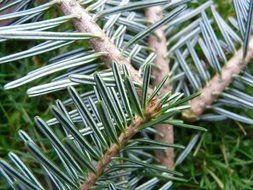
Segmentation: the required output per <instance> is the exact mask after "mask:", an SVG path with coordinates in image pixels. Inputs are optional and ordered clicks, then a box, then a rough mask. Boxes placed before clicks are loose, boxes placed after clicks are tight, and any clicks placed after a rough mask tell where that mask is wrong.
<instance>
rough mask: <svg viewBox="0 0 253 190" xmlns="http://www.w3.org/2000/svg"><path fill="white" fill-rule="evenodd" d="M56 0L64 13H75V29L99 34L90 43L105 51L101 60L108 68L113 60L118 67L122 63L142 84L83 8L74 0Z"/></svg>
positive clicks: (138, 81) (134, 71)
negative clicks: (97, 37)
mask: <svg viewBox="0 0 253 190" xmlns="http://www.w3.org/2000/svg"><path fill="white" fill-rule="evenodd" d="M57 2H58V4H59V6H60V8H61V9H62V11H63V13H64V14H65V15H77V19H76V20H74V21H73V24H74V26H75V28H76V29H77V30H79V31H80V32H89V33H92V34H95V35H98V36H100V38H99V39H92V40H90V45H91V47H92V48H93V49H94V50H95V51H96V52H106V53H107V55H105V56H104V57H103V61H104V62H105V64H106V65H107V66H108V67H109V68H111V64H112V63H113V62H116V63H117V64H118V66H119V68H120V69H122V66H123V65H126V67H127V68H128V70H129V72H130V73H131V76H132V78H133V80H134V81H135V82H136V83H139V84H142V82H141V79H140V77H139V76H138V72H137V71H136V70H135V69H134V68H133V67H132V66H131V64H130V63H129V61H128V60H127V59H126V58H125V57H124V56H123V55H122V54H121V52H120V50H119V49H118V48H117V47H116V46H115V45H114V43H113V42H112V41H111V40H110V38H108V36H107V35H106V34H105V33H104V32H103V30H102V29H101V28H100V27H99V26H98V25H97V24H96V22H95V21H94V20H93V18H92V17H91V16H90V15H89V13H88V12H87V10H85V9H84V8H83V7H82V6H81V5H80V4H79V3H78V2H77V1H76V0H57Z"/></svg>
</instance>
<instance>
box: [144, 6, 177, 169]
mask: <svg viewBox="0 0 253 190" xmlns="http://www.w3.org/2000/svg"><path fill="white" fill-rule="evenodd" d="M146 15H147V18H148V20H149V21H150V22H151V23H156V22H158V21H159V20H161V19H162V18H163V10H162V7H160V6H157V7H151V8H148V9H147V10H146ZM148 42H149V46H150V47H151V48H152V49H154V50H155V51H156V58H155V60H154V64H155V65H156V66H157V67H158V68H154V69H153V71H152V74H153V75H154V85H155V86H157V85H158V84H159V83H160V82H161V81H162V79H163V77H164V76H166V75H168V73H169V71H170V68H169V60H168V59H167V56H166V55H167V45H166V35H165V32H164V27H160V28H158V29H157V30H156V31H155V35H151V36H150V37H149V40H148ZM161 91H162V93H164V94H165V93H167V92H169V91H171V86H170V84H169V81H167V83H166V84H165V85H164V86H163V88H162V89H161ZM155 128H156V130H157V131H159V132H161V133H162V134H164V136H159V135H156V137H155V138H156V140H157V141H161V142H166V143H174V132H173V126H172V125H168V124H159V125H157V126H156V127H155ZM156 154H157V157H158V159H159V160H160V163H161V164H162V165H164V166H166V167H168V168H173V167H174V151H173V148H167V150H166V154H167V155H165V154H164V152H162V151H157V152H156Z"/></svg>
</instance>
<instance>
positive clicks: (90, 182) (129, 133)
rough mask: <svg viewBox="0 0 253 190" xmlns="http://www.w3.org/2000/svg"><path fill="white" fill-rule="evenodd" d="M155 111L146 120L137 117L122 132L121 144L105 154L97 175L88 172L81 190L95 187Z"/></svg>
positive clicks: (152, 110) (99, 164)
mask: <svg viewBox="0 0 253 190" xmlns="http://www.w3.org/2000/svg"><path fill="white" fill-rule="evenodd" d="M154 110H155V109H151V110H150V111H148V113H147V114H146V115H145V117H144V118H141V117H136V119H135V120H134V122H133V124H132V125H130V126H129V127H127V129H126V130H125V131H124V132H122V133H121V134H120V136H119V144H116V143H113V144H111V146H110V148H109V149H108V151H107V152H106V153H105V154H104V156H103V157H102V159H101V160H100V161H99V162H98V163H97V165H96V171H97V172H96V173H93V172H92V171H90V172H88V175H87V178H86V180H85V182H84V183H83V184H82V185H81V188H80V189H81V190H89V189H91V187H92V186H94V185H95V183H96V182H97V180H98V179H99V177H100V176H101V175H102V174H103V172H104V170H105V168H106V167H107V166H108V165H109V164H110V162H111V161H112V158H113V157H116V156H117V155H118V154H119V151H120V150H122V149H123V148H124V147H125V146H126V144H127V142H128V141H129V140H130V139H131V138H132V137H133V136H134V135H135V134H136V133H137V132H138V131H139V127H140V126H142V125H143V124H145V123H147V122H149V121H150V120H151V119H152V117H153V114H152V113H153V112H154Z"/></svg>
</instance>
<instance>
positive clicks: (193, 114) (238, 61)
mask: <svg viewBox="0 0 253 190" xmlns="http://www.w3.org/2000/svg"><path fill="white" fill-rule="evenodd" d="M252 57H253V37H251V39H250V42H249V50H248V53H247V55H246V57H245V59H244V60H243V49H242V48H241V49H240V50H238V51H237V52H236V54H235V55H234V56H233V57H232V58H231V59H230V60H229V61H228V62H227V63H226V65H225V66H224V67H223V68H222V71H221V74H220V76H219V75H218V74H216V75H215V76H214V77H213V78H212V79H211V80H210V81H209V82H208V84H207V85H206V86H205V87H204V88H203V89H202V90H201V94H200V96H199V97H197V98H194V99H193V100H191V101H190V105H191V109H190V110H188V111H185V112H183V117H184V118H185V119H187V120H190V121H195V120H197V119H198V118H199V116H200V115H201V114H202V113H203V112H204V111H205V109H206V107H207V106H209V105H211V104H212V103H213V102H214V101H215V100H216V99H217V98H218V95H219V94H220V93H221V92H223V91H224V90H225V88H226V87H228V86H229V85H230V84H231V83H232V82H233V77H234V75H237V74H239V73H240V72H241V71H242V70H243V69H244V68H245V67H246V66H247V64H248V62H249V61H250V60H251V58H252Z"/></svg>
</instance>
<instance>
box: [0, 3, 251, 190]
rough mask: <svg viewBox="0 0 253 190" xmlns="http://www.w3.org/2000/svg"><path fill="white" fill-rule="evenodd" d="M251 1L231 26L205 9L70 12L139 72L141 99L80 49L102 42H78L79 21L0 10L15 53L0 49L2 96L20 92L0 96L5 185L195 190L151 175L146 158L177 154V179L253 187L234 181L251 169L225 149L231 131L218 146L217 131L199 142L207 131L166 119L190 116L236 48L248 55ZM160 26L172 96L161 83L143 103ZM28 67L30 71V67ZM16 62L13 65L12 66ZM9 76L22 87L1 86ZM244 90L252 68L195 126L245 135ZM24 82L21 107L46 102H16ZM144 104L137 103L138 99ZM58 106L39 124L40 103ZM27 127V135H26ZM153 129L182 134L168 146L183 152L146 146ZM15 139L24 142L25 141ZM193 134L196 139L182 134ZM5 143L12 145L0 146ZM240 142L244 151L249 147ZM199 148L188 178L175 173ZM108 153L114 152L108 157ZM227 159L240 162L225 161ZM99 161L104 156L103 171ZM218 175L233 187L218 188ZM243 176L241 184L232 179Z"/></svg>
mask: <svg viewBox="0 0 253 190" xmlns="http://www.w3.org/2000/svg"><path fill="white" fill-rule="evenodd" d="M252 2H253V1H248V0H239V1H233V3H234V10H233V16H235V18H232V17H230V18H229V20H228V21H227V20H226V19H224V18H222V16H221V15H220V14H219V12H218V11H216V8H215V6H214V4H213V2H212V1H205V2H202V1H200V2H195V1H189V0H179V1H171V2H169V1H157V0H152V1H147V0H143V1H141V2H140V1H128V0H123V1H103V0H98V1H95V0H91V1H78V3H80V4H81V5H82V6H83V7H85V8H86V11H88V13H89V14H90V15H92V16H93V18H94V21H96V22H97V24H98V25H99V27H100V28H101V29H103V31H104V32H105V33H106V35H107V36H108V37H109V38H110V39H111V41H112V42H113V43H114V44H115V45H116V46H117V48H118V49H119V50H120V51H121V52H122V54H123V55H124V56H125V57H126V58H127V60H128V61H129V64H131V65H132V66H133V67H135V68H136V69H138V71H139V77H141V76H142V77H143V86H142V88H141V89H140V88H139V86H138V85H139V84H138V85H137V84H136V83H135V82H134V81H133V79H132V77H131V73H129V72H128V70H127V69H126V67H124V66H123V69H122V70H123V72H122V71H121V70H120V69H119V68H118V67H117V64H118V63H117V62H115V63H112V69H104V59H103V57H105V56H107V54H108V52H95V51H94V50H93V49H92V48H91V47H90V46H89V45H87V44H88V41H95V40H97V39H99V38H101V36H99V35H94V34H92V33H89V32H83V33H80V32H78V31H76V29H75V28H74V27H73V26H72V24H71V22H72V21H74V20H76V19H80V18H79V16H80V15H63V14H62V12H61V10H60V9H59V8H57V1H49V2H46V3H43V2H41V1H39V0H37V1H33V0H28V1H20V0H14V1H9V0H2V1H0V5H1V7H0V12H1V11H6V10H7V13H6V12H5V14H2V15H0V24H1V23H7V24H4V25H3V26H1V27H0V42H1V44H5V45H6V44H7V45H9V44H10V45H11V46H14V45H15V48H10V50H11V51H10V50H6V49H5V45H3V46H1V48H2V51H1V52H5V53H4V54H3V55H2V56H1V58H0V64H6V63H8V62H9V63H10V64H8V65H7V64H6V65H1V68H3V69H2V70H3V72H2V74H1V84H3V85H4V87H1V91H3V88H4V89H13V88H16V87H19V90H18V91H17V93H13V91H10V92H3V93H1V96H3V97H1V98H2V99H5V100H4V101H1V103H0V106H1V107H0V109H1V112H3V114H1V115H4V118H5V119H4V120H2V121H1V122H3V123H2V124H1V126H2V127H1V129H2V130H3V131H6V133H4V134H3V138H1V139H2V144H3V148H2V150H1V154H2V156H3V157H4V156H5V155H6V153H7V152H9V151H11V152H10V153H9V154H8V156H9V160H11V162H12V165H9V164H8V162H9V161H8V162H6V161H4V160H1V161H0V165H1V173H2V175H3V176H4V177H5V179H6V181H7V182H8V184H9V185H10V186H11V187H12V188H14V189H24V188H25V189H43V188H45V189H55V188H56V189H79V188H80V186H81V185H82V184H85V182H87V181H88V180H89V179H90V178H92V177H93V178H95V182H96V183H93V184H92V185H94V186H96V188H97V189H126V188H128V189H129V188H130V189H133V188H134V189H152V188H153V189H157V188H160V189H168V188H170V187H171V185H172V181H177V183H176V186H175V188H176V187H177V186H178V185H179V184H180V185H182V186H185V187H187V188H191V187H193V188H197V187H196V185H195V184H194V185H192V184H191V182H188V180H185V178H183V177H182V173H180V172H177V171H174V170H168V169H167V168H164V167H162V166H159V165H157V164H156V161H157V160H156V158H155V157H154V151H157V150H159V151H165V150H166V147H174V148H175V152H176V155H177V159H176V162H175V165H176V166H177V168H176V169H178V168H180V170H183V171H185V172H186V173H188V172H189V170H191V172H192V173H193V176H192V177H193V179H194V180H193V181H194V182H196V184H197V183H199V184H198V186H199V187H200V188H206V189H214V188H217V187H219V188H225V189H233V188H234V189H238V188H241V187H243V188H250V187H252V184H251V182H250V181H249V178H248V176H245V175H243V174H242V173H244V172H245V171H248V169H247V166H246V167H245V165H248V164H249V165H250V164H251V162H250V161H249V163H248V162H247V161H245V159H246V160H247V159H252V156H251V154H252V153H251V152H250V151H249V152H247V151H248V150H247V149H245V150H242V149H241V148H239V144H240V141H241V140H240V139H243V137H240V138H238V139H239V140H237V142H238V143H237V144H236V146H235V147H236V148H233V146H232V147H231V144H233V143H231V144H229V142H230V141H231V142H234V141H233V140H231V139H233V138H232V137H231V136H230V135H229V133H230V132H231V131H232V130H233V129H231V131H228V132H227V133H225V132H224V131H222V130H221V131H219V134H218V135H217V136H214V137H213V135H215V132H216V131H213V133H212V134H206V135H204V136H202V137H201V133H197V134H195V131H196V130H198V131H204V132H205V131H206V129H205V128H203V127H199V126H195V125H189V124H186V123H184V122H183V121H182V120H179V119H177V118H173V119H172V118H171V117H172V116H173V117H177V115H178V113H180V112H181V111H182V110H185V109H189V106H188V105H185V104H186V103H187V102H188V101H189V100H191V99H192V98H194V97H195V96H196V95H198V93H196V92H198V91H199V90H200V89H201V88H203V87H205V85H206V84H207V83H208V81H209V80H210V79H211V78H212V76H214V75H215V74H216V73H221V68H222V67H223V66H224V65H225V64H226V62H227V60H228V59H229V58H230V57H231V56H233V55H234V53H235V51H236V49H237V47H239V46H240V45H241V44H242V43H243V46H244V55H246V53H247V51H248V43H249V39H250V33H251V25H252V21H251V19H252V16H251V15H252V14H251V13H252ZM2 5H3V6H2ZM158 5H160V6H161V5H162V6H163V9H164V10H163V11H164V19H162V20H160V21H159V22H157V23H154V24H152V25H150V24H149V21H148V20H147V19H146V17H145V15H144V10H145V9H146V8H148V7H152V6H158ZM12 7H14V8H13V9H10V8H12ZM218 8H219V7H218ZM8 10H10V11H9V13H8ZM158 27H164V29H165V30H166V37H167V45H168V47H169V52H167V56H168V57H169V58H170V59H172V60H171V63H170V64H171V66H172V69H171V73H168V75H169V76H170V77H172V78H170V83H171V85H172V86H173V94H171V92H167V93H165V94H161V93H160V90H161V89H162V87H163V85H164V84H165V82H166V81H167V79H168V77H167V76H165V78H164V80H163V81H161V83H160V84H159V85H158V86H157V87H156V88H155V89H154V90H152V92H151V93H150V89H151V88H150V87H151V85H150V84H152V77H153V76H152V74H151V70H152V69H157V68H155V66H154V65H153V60H154V58H155V54H154V53H153V52H151V53H150V51H155V50H150V48H149V45H148V43H147V37H148V36H149V35H151V34H152V33H153V32H154V31H155V30H156V29H157V28H158ZM14 40H25V43H24V42H22V45H20V44H19V43H16V42H14ZM23 44H25V45H23ZM8 48H9V47H8ZM101 58H102V59H101ZM31 62H32V63H35V64H37V66H28V64H30V63H31ZM13 63H15V64H17V65H16V66H13V65H12V64H13ZM30 65H31V64H30ZM34 69H35V70H34ZM13 71H14V72H17V73H15V74H13V76H11V75H10V74H9V73H13ZM5 73H7V74H5ZM24 75H25V76H24ZM9 77H10V78H11V79H10V78H9ZM17 77H21V78H18V79H16V80H14V81H12V82H9V83H7V84H6V80H8V81H10V80H13V78H17ZM252 80H253V77H252V75H251V74H250V70H249V69H247V70H245V71H242V73H241V74H240V75H238V76H235V80H234V82H233V83H232V84H231V85H230V87H229V88H228V89H226V90H225V91H224V92H223V93H222V94H220V97H219V99H217V101H216V102H215V104H213V105H212V106H210V107H208V110H207V111H206V112H205V114H204V115H202V116H201V117H200V120H201V121H212V122H217V121H222V120H227V119H228V118H230V119H232V120H234V121H235V122H236V124H237V125H238V126H239V127H240V128H241V129H242V128H243V127H242V126H243V124H241V123H246V124H251V125H252V123H253V120H252V119H251V117H252V116H251V115H250V114H248V112H243V111H241V110H242V108H247V109H249V110H251V109H252V108H253V106H252V104H253V99H252V97H251V95H250V92H249V91H250V90H248V89H250V87H252ZM28 83H33V84H35V85H37V86H33V87H30V86H29V87H28V88H29V89H28V90H27V94H28V95H29V96H40V95H45V94H50V95H46V96H42V97H36V99H28V98H27V97H26V96H24V94H25V88H27V87H20V86H21V85H25V84H28ZM73 86H75V88H74V87H73ZM66 91H68V93H66ZM181 92H183V93H184V95H185V98H183V94H182V93H181ZM140 93H141V98H139V96H138V95H140ZM56 97H58V98H60V99H61V100H62V101H61V100H57V101H56V102H55V104H56V105H55V106H52V108H51V111H52V113H53V115H54V118H51V119H50V120H48V121H46V119H48V114H47V112H48V110H47V107H48V104H50V103H49V102H52V101H51V99H56ZM139 99H141V100H139ZM9 105H13V106H14V108H15V109H11V108H10V106H9ZM45 110H46V111H45ZM70 110H71V111H70ZM238 110H240V112H239V114H238ZM41 113H45V114H44V115H42V117H43V119H41V118H40V117H35V123H36V127H35V128H33V127H31V126H32V123H33V122H32V119H31V118H32V117H33V116H34V115H35V114H39V115H41ZM250 113H251V112H250ZM24 122H25V123H27V125H28V126H23V123H24ZM6 123H8V124H6ZM160 123H165V124H173V125H174V126H175V129H176V134H178V133H186V134H183V135H180V136H177V135H175V138H176V139H177V140H178V142H182V139H181V137H186V136H187V138H186V139H183V140H186V141H185V142H184V144H188V145H187V146H186V147H184V146H182V145H178V144H166V143H161V142H157V141H154V140H152V139H153V137H154V136H155V135H161V134H159V132H158V131H156V130H155V129H154V128H152V127H153V126H154V125H156V124H160ZM14 125H15V128H12V126H14ZM221 125H223V123H222V124H221ZM9 126H10V127H9ZM203 126H204V127H206V124H203ZM132 128H133V129H134V130H133V131H132V130H130V129H132ZM184 128H185V129H184ZM18 129H19V130H18ZM20 129H24V130H26V131H29V135H28V134H27V133H26V132H24V131H23V130H20ZM189 129H191V131H192V132H193V133H194V134H191V135H189V133H190V132H189V131H190V130H189ZM217 129H218V127H217ZM243 129H244V128H243ZM17 131H19V136H20V137H21V139H22V140H23V142H24V145H25V146H26V148H27V149H28V153H26V152H25V151H24V150H23V148H20V149H19V150H20V152H19V151H14V150H16V146H20V144H21V143H20V142H19V141H18V140H16V136H17V135H16V134H17ZM129 131H130V132H129ZM233 132H234V131H232V133H233ZM13 133H14V134H15V135H14V138H15V139H14V140H12V139H11V140H10V139H9V138H8V137H6V136H7V135H12V134H13ZM38 133H39V135H38ZM189 136H190V137H191V138H188V137H189ZM223 136H225V137H224V138H222V140H221V138H220V137H223ZM227 137H229V140H227ZM12 138H13V135H12ZM199 138H201V140H200V142H199V143H198V139H199ZM210 138H214V139H215V140H212V139H210ZM243 140H245V142H248V145H247V146H249V147H250V145H251V143H250V142H249V141H248V140H247V139H243ZM188 141H189V142H190V143H188ZM216 141H217V142H216ZM10 142H11V143H10ZM220 142H222V147H221V153H222V155H223V157H224V162H225V164H224V163H223V160H222V159H221V158H220V157H217V158H215V157H214V156H213V155H214V154H216V152H215V151H216V149H217V147H218V146H219V145H220V144H221V143H220ZM196 143H198V145H197V147H196V150H195V154H194V155H195V156H196V155H198V156H200V159H199V160H197V162H196V163H195V162H194V163H193V162H191V161H189V160H188V163H187V164H188V165H187V166H186V167H183V166H181V163H182V162H183V160H185V158H186V157H187V156H188V155H189V153H190V151H191V150H192V149H193V148H194V145H195V144H196ZM202 144H203V148H202V147H201V145H202ZM112 147H116V150H115V151H112V149H113V148H112ZM225 147H228V148H227V149H228V151H226V150H225V149H226V148H225ZM182 149H184V150H183V151H182ZM230 150H231V151H230ZM14 152H15V153H14ZM112 152H113V153H112ZM115 152H116V153H115ZM227 152H231V155H233V156H238V157H239V158H238V159H229V158H228V155H227ZM105 155H110V156H109V157H110V159H109V162H108V163H107V162H106V159H105V158H106V156H105ZM233 156H232V157H233ZM241 157H243V158H241ZM20 158H22V160H23V161H24V162H23V161H21V159H20ZM237 165H239V166H240V167H242V169H241V170H238V173H236V174H234V175H233V174H231V173H230V172H231V170H233V171H234V170H237V168H236V167H237ZM97 166H101V167H102V169H101V167H97ZM29 168H30V169H29ZM33 168H36V170H33ZM98 168H100V169H98ZM195 168H196V169H195ZM227 168H230V169H231V168H233V169H231V170H230V169H229V170H227ZM226 172H227V173H228V175H230V178H229V179H226V178H225V177H224V173H226ZM172 174H173V175H172ZM202 174H203V175H202ZM241 175H243V177H242V178H241V179H240V178H239V177H238V176H241ZM35 176H36V177H35ZM37 177H38V179H37ZM42 179H44V180H42ZM6 181H5V182H4V183H5V184H6ZM5 186H6V185H5ZM5 186H4V188H8V187H5ZM180 187H181V186H180ZM180 187H179V189H180Z"/></svg>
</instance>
